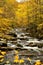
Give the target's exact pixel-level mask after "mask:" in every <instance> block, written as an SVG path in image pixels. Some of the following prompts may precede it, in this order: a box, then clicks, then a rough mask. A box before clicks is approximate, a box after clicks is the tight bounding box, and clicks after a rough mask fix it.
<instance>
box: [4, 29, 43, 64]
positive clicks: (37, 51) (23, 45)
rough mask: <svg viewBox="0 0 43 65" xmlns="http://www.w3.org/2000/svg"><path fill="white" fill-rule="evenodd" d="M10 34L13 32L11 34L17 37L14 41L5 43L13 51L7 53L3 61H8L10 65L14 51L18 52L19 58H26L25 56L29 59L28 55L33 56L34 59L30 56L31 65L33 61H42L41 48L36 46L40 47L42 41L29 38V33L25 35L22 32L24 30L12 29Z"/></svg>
mask: <svg viewBox="0 0 43 65" xmlns="http://www.w3.org/2000/svg"><path fill="white" fill-rule="evenodd" d="M11 32H13V34H16V35H17V37H15V38H16V40H13V41H12V40H10V41H9V40H8V41H7V42H6V44H7V47H8V48H12V49H13V48H14V49H13V50H12V51H8V52H7V54H6V55H5V61H7V60H9V61H10V62H11V63H12V62H13V60H14V59H13V57H14V54H15V49H17V50H19V54H18V55H19V57H20V58H24V57H25V58H26V57H27V56H29V57H31V56H30V54H31V55H33V56H34V55H35V56H36V57H33V56H32V59H33V60H32V61H31V62H30V63H31V65H32V63H33V62H34V61H35V59H43V58H42V56H43V47H41V48H39V47H38V46H37V45H40V43H41V44H43V40H41V41H39V40H38V39H36V38H32V37H30V36H29V33H27V32H26V31H25V32H24V29H21V28H17V29H14V30H12V31H11ZM33 45H34V46H33ZM25 58H24V60H25ZM23 65H24V64H23Z"/></svg>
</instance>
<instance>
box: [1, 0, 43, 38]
mask: <svg viewBox="0 0 43 65" xmlns="http://www.w3.org/2000/svg"><path fill="white" fill-rule="evenodd" d="M18 27H21V28H22V27H25V28H27V29H26V31H27V32H29V33H30V36H32V37H36V38H39V39H43V0H27V1H24V2H20V3H19V2H17V1H16V0H0V37H3V38H7V37H9V38H11V36H9V35H7V34H8V33H9V32H10V31H11V30H12V29H14V28H18Z"/></svg>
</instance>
